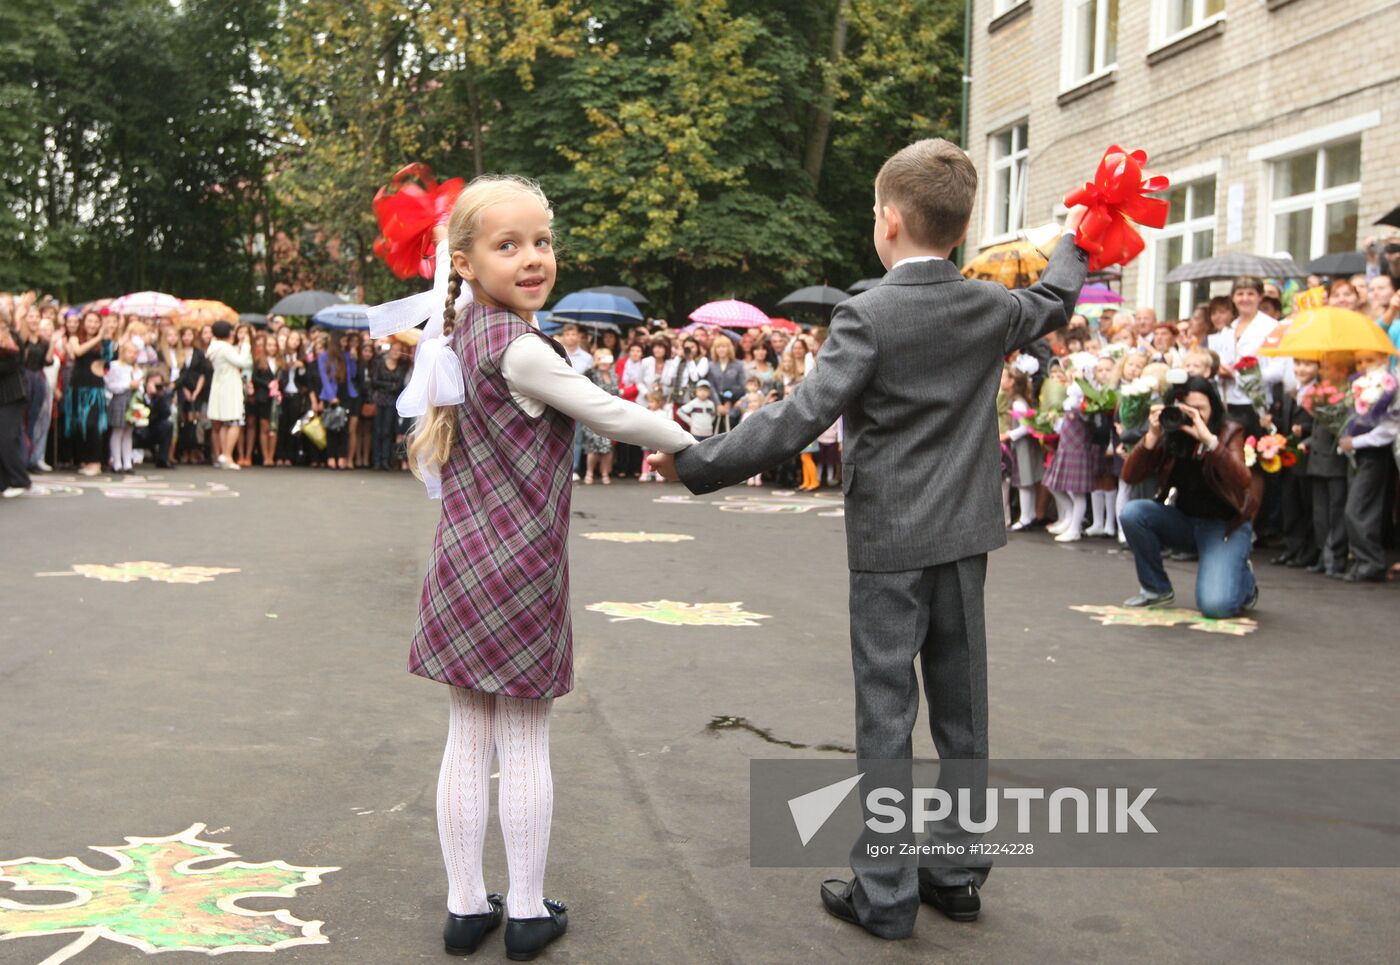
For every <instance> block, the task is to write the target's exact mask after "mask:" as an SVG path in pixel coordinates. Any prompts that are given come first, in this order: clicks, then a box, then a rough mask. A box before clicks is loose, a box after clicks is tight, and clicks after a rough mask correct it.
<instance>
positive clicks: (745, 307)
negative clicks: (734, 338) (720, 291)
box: [690, 298, 769, 328]
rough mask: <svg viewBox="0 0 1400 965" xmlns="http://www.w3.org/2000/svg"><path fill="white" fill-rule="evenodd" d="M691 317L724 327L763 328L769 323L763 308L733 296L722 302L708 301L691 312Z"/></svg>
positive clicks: (697, 320)
mask: <svg viewBox="0 0 1400 965" xmlns="http://www.w3.org/2000/svg"><path fill="white" fill-rule="evenodd" d="M690 318H691V320H692V321H696V322H701V323H703V324H705V325H719V326H722V327H724V328H761V327H762V326H764V325H767V324H768V323H769V319H768V316H767V315H765V314H763V309H761V308H759V307H757V306H756V305H750V304H749V303H748V302H741V301H735V300H734V299H732V298H728V299H725V300H724V301H721V302H707V303H705V304H704V305H701V306H700V307H699V308H697V309H696V310H695V311H693V312H691V313H690Z"/></svg>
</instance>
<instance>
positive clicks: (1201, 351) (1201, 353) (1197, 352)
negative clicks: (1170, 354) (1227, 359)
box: [1181, 345, 1220, 371]
mask: <svg viewBox="0 0 1400 965" xmlns="http://www.w3.org/2000/svg"><path fill="white" fill-rule="evenodd" d="M1192 359H1202V360H1203V361H1206V362H1211V363H1212V366H1211V371H1214V370H1215V369H1217V368H1219V367H1220V360H1219V357H1218V356H1217V355H1216V354H1215V353H1214V352H1213V351H1211V350H1210V349H1208V348H1202V347H1201V346H1199V345H1197V346H1196V347H1195V348H1193V349H1188V350H1187V351H1186V354H1185V355H1183V356H1182V357H1181V361H1182V363H1183V364H1185V363H1186V362H1189V361H1191V360H1192Z"/></svg>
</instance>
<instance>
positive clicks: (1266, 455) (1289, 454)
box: [1244, 432, 1299, 474]
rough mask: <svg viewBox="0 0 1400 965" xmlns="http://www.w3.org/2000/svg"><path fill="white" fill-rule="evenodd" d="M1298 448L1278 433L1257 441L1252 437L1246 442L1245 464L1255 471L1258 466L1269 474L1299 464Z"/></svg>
mask: <svg viewBox="0 0 1400 965" xmlns="http://www.w3.org/2000/svg"><path fill="white" fill-rule="evenodd" d="M1298 451H1299V450H1298V448H1297V447H1296V446H1291V445H1289V443H1288V440H1287V439H1286V438H1284V437H1283V436H1282V435H1280V434H1279V433H1277V432H1274V433H1270V434H1269V435H1267V436H1261V437H1259V438H1258V439H1256V438H1255V437H1254V436H1250V437H1249V438H1248V439H1246V440H1245V441H1244V464H1245V465H1246V466H1248V467H1249V468H1251V469H1253V468H1254V467H1255V466H1258V467H1259V468H1260V469H1262V470H1264V472H1267V473H1269V474H1273V473H1276V472H1278V471H1279V470H1280V469H1286V468H1288V467H1290V466H1295V465H1297V464H1298Z"/></svg>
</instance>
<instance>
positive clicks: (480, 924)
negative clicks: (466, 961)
mask: <svg viewBox="0 0 1400 965" xmlns="http://www.w3.org/2000/svg"><path fill="white" fill-rule="evenodd" d="M486 901H487V903H488V904H489V905H490V906H491V910H490V911H483V912H482V913H481V914H479V915H454V914H453V913H452V912H450V911H449V912H448V913H447V924H446V925H445V926H443V929H442V943H443V945H444V946H445V947H446V948H447V954H449V955H470V954H471V953H472V952H474V951H476V949H477V946H478V945H480V944H481V941H482V939H484V938H485V937H486V936H487V935H488V934H489V933H490V932H493V931H495V930H496V928H497V926H499V925H500V924H501V904H502V902H503V901H504V899H503V898H502V897H501V896H500V895H498V894H496V893H495V892H492V893H491V894H489V895H487V896H486Z"/></svg>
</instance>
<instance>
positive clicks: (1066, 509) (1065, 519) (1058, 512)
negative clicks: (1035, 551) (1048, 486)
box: [1045, 489, 1074, 536]
mask: <svg viewBox="0 0 1400 965" xmlns="http://www.w3.org/2000/svg"><path fill="white" fill-rule="evenodd" d="M1050 495H1051V496H1053V497H1054V499H1055V522H1053V523H1051V524H1050V525H1049V526H1047V527H1045V531H1046V532H1048V533H1053V534H1055V535H1056V536H1058V535H1059V534H1060V533H1063V532H1064V531H1065V530H1067V529H1069V524H1070V519H1069V514H1070V512H1071V511H1072V510H1073V506H1074V501H1073V500H1072V499H1070V497H1069V493H1062V492H1059V491H1058V490H1055V489H1052V490H1050Z"/></svg>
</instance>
